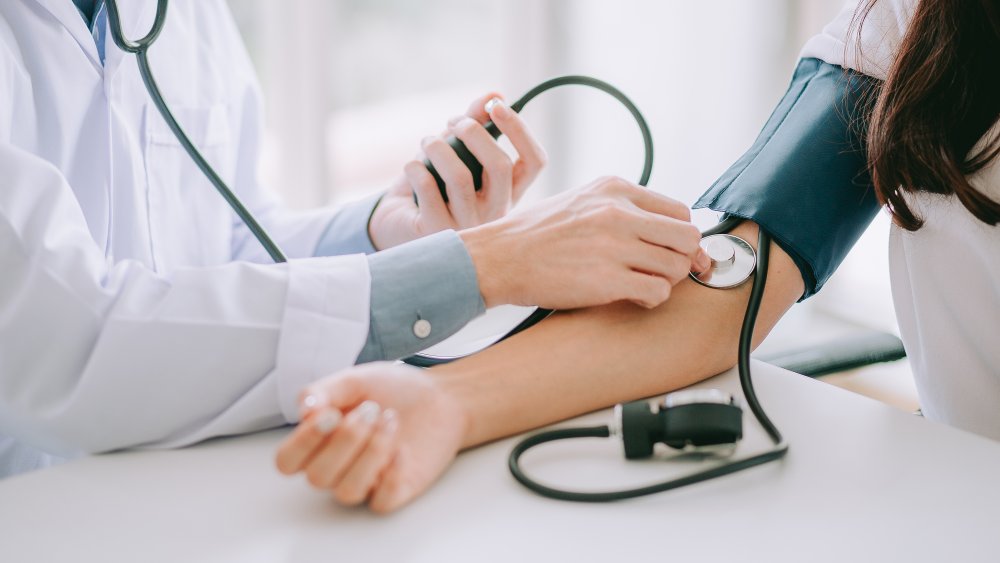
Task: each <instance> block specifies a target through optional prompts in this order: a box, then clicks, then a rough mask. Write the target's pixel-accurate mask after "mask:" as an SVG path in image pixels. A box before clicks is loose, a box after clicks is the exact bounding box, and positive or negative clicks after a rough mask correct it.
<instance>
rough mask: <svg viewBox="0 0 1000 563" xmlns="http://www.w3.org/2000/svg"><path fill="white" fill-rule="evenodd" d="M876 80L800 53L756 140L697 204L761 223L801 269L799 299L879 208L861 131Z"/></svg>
mask: <svg viewBox="0 0 1000 563" xmlns="http://www.w3.org/2000/svg"><path fill="white" fill-rule="evenodd" d="M875 85H877V81H876V80H875V79H873V78H869V77H867V76H864V75H861V74H858V73H855V72H852V71H846V72H845V70H844V69H843V68H841V67H839V66H836V65H832V64H829V63H825V62H823V61H821V60H818V59H802V60H801V61H799V65H798V67H797V68H796V69H795V74H794V76H793V77H792V83H791V86H790V87H789V88H788V92H787V93H785V96H784V98H782V99H781V102H780V103H779V104H778V107H777V108H776V109H775V110H774V113H772V114H771V117H770V119H768V121H767V124H766V125H765V126H764V129H763V130H762V131H761V133H760V135H759V136H758V137H757V140H756V141H755V142H754V144H753V146H752V147H750V150H749V151H747V153H746V154H744V155H743V157H741V158H740V159H739V160H738V161H737V162H736V163H735V164H733V166H732V167H730V168H729V170H727V171H726V173H725V174H723V175H722V177H721V178H719V179H718V180H716V182H715V184H713V185H712V187H711V188H710V189H709V190H708V192H706V193H705V195H703V196H702V197H701V198H700V199H699V200H698V202H697V203H695V205H694V207H695V208H696V209H697V208H703V207H708V208H710V209H713V210H715V211H720V212H722V213H724V215H725V216H726V217H730V216H737V217H742V218H744V219H750V220H752V221H754V222H755V223H757V224H758V225H760V227H761V228H763V229H764V230H765V231H766V232H767V233H768V234H769V235H771V238H772V239H774V241H775V242H776V243H777V244H778V245H779V246H781V248H782V249H783V250H784V251H785V252H787V253H788V254H789V256H791V258H792V260H794V261H795V264H796V265H797V266H798V268H799V270H800V271H801V273H802V279H803V281H804V282H805V293H804V294H803V295H802V298H801V299H800V301H801V300H804V299H806V298H808V297H810V296H811V295H813V294H814V293H816V292H817V291H819V290H820V288H821V287H823V284H824V283H826V281H827V280H828V279H830V276H831V275H833V272H834V271H835V270H836V269H837V267H838V266H839V265H840V263H841V262H842V261H843V260H844V258H845V257H846V256H847V253H848V251H850V249H851V247H852V246H854V243H855V242H857V240H858V238H859V237H861V234H862V233H863V232H864V231H865V229H866V228H867V227H868V225H869V224H870V223H871V221H872V219H873V218H874V217H875V214H876V213H877V212H878V210H879V204H878V201H877V200H876V198H875V189H874V187H873V186H872V183H871V177H870V175H869V174H868V171H867V165H866V154H865V148H864V143H863V141H862V139H861V136H860V135H861V133H862V131H859V130H861V129H862V125H861V124H863V123H866V122H867V119H865V117H866V116H864V115H862V112H863V110H862V109H861V108H862V107H863V106H862V104H861V103H860V102H861V100H862V96H864V95H865V93H866V92H868V91H869V89H870V88H871V87H873V86H875Z"/></svg>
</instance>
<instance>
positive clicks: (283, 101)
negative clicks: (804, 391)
mask: <svg viewBox="0 0 1000 563" xmlns="http://www.w3.org/2000/svg"><path fill="white" fill-rule="evenodd" d="M230 5H231V6H232V8H233V11H234V14H235V15H236V17H237V21H238V23H239V25H240V27H241V30H242V32H243V34H244V37H245V38H246V40H247V44H248V47H249V50H250V53H251V56H252V57H253V59H254V62H255V64H256V65H257V68H258V71H259V73H260V77H261V82H262V85H263V89H264V93H265V98H266V101H267V111H268V135H267V145H266V154H265V158H264V161H263V162H262V171H263V173H264V176H265V178H266V179H267V180H268V182H269V183H270V184H271V185H272V186H274V187H275V188H276V189H277V190H278V191H279V192H281V193H282V194H283V196H284V197H285V198H286V199H287V201H288V202H289V203H290V204H291V205H292V206H295V207H300V208H307V207H315V206H320V205H326V204H330V203H337V202H342V201H347V200H350V199H355V198H358V197H360V196H362V195H365V194H367V193H371V192H374V191H379V190H382V189H385V188H386V187H387V186H388V185H389V183H390V182H391V180H392V179H393V178H394V177H395V176H396V175H397V174H399V172H400V170H401V169H402V166H403V164H404V163H405V162H406V161H407V160H408V159H410V158H412V157H413V156H414V155H415V153H416V152H417V151H418V147H419V141H420V139H421V138H422V137H424V136H426V135H429V134H435V133H437V132H439V131H441V130H442V129H443V127H444V124H445V122H446V121H447V119H448V118H449V117H451V116H453V115H456V114H460V113H463V112H464V111H465V109H466V107H467V106H468V104H469V102H470V101H471V100H473V99H475V98H476V97H478V96H480V95H482V94H484V93H486V92H488V91H491V90H497V91H500V92H502V93H504V94H505V95H506V96H507V97H508V99H509V100H513V99H515V98H517V97H518V96H520V94H521V93H523V92H524V91H525V90H527V89H528V88H529V87H531V86H533V85H534V84H536V83H538V82H540V81H542V80H544V79H545V78H548V77H551V76H555V75H559V74H590V75H593V76H596V77H598V78H601V79H603V80H606V81H608V82H611V83H612V84H614V85H616V86H618V87H619V88H620V89H622V90H623V91H624V92H625V93H626V94H628V95H629V97H631V98H632V99H633V101H634V102H635V103H636V104H637V105H638V106H639V107H640V109H642V111H643V113H644V114H645V116H646V118H647V120H648V122H649V124H650V127H651V129H652V131H653V134H654V141H655V147H656V164H655V166H654V172H653V177H652V181H651V183H650V187H652V188H653V189H656V190H659V191H662V192H664V193H667V194H669V195H671V196H672V197H675V198H677V199H680V200H682V201H684V202H687V203H693V202H694V200H695V199H697V197H698V196H699V195H700V194H701V193H702V192H704V191H705V190H706V189H707V188H708V187H709V186H710V185H711V183H712V182H713V180H715V178H716V177H718V176H719V175H720V174H721V173H722V172H723V171H724V170H725V169H726V168H727V167H728V166H729V165H730V164H731V163H732V162H733V161H734V160H735V159H737V158H738V157H739V156H740V155H741V154H742V153H743V151H745V150H746V149H747V147H749V146H750V144H751V143H752V142H753V140H754V138H755V137H756V135H757V132H758V131H759V129H760V127H761V126H762V125H763V124H764V122H765V121H766V119H767V116H768V115H769V113H770V111H771V109H772V108H773V107H774V105H775V103H776V102H777V101H778V99H779V98H780V97H781V95H782V93H783V92H784V90H785V88H786V86H787V83H788V80H789V78H790V76H791V72H792V70H793V68H794V65H795V61H796V59H797V54H798V51H799V49H800V47H801V45H802V44H803V42H804V41H805V40H806V39H807V38H808V37H809V36H811V35H813V34H815V33H816V32H818V31H819V30H820V29H821V28H822V26H823V25H824V24H825V23H826V22H827V21H829V20H830V19H832V17H833V15H835V14H836V13H837V12H838V11H839V10H840V8H841V7H842V5H843V3H842V2H841V1H839V0H754V1H752V2H748V1H746V0H714V1H712V2H690V1H687V2H682V1H680V0H420V1H414V0H284V1H282V2H275V1H274V0H230ZM524 116H525V118H526V120H527V121H528V122H529V123H530V125H531V126H532V128H533V130H534V131H535V132H536V134H537V136H538V137H539V139H540V140H541V141H542V143H543V144H544V146H545V147H546V149H547V151H548V153H549V156H550V166H549V167H548V169H547V170H546V171H545V172H544V173H543V175H542V177H541V178H540V179H539V181H538V182H537V184H536V185H535V186H534V187H533V188H532V193H533V194H534V195H535V196H541V195H544V194H550V193H554V192H556V191H559V190H562V189H565V188H569V187H573V186H578V185H581V184H583V183H586V182H587V181H589V180H591V179H593V178H594V177H597V176H600V175H606V174H616V175H620V176H623V177H626V178H636V177H637V176H638V173H639V171H640V168H641V163H642V150H641V149H642V145H641V140H640V137H639V135H638V131H637V130H636V129H635V126H634V124H633V123H632V121H631V118H630V117H629V115H628V113H627V112H626V111H625V110H624V109H622V108H621V107H620V106H618V105H617V103H616V102H615V101H614V100H612V99H611V98H610V97H607V96H606V95H604V94H601V93H599V92H596V91H595V92H591V91H589V90H583V89H579V88H572V89H565V90H562V91H559V90H557V91H553V92H551V93H548V94H546V95H545V96H543V97H542V98H539V99H537V100H536V101H534V102H532V104H531V105H529V106H528V108H526V110H525V112H524ZM695 220H696V222H698V223H699V224H700V225H703V226H707V225H709V224H712V223H713V222H714V221H715V217H714V214H712V213H709V212H702V213H698V214H696V216H695ZM887 232H888V221H887V220H886V219H885V218H884V217H880V219H879V220H878V221H877V222H876V223H875V225H873V227H872V228H871V229H870V230H869V232H868V233H867V234H866V236H865V238H864V239H863V240H862V242H861V243H859V245H858V247H857V248H856V249H855V251H854V252H853V253H852V255H851V257H850V258H849V259H848V261H847V262H846V263H845V264H844V266H843V267H842V268H841V270H840V271H839V272H838V273H837V275H836V276H835V277H834V279H833V280H832V281H831V282H830V283H829V284H828V285H827V288H826V289H825V290H824V292H823V293H822V294H821V295H819V296H817V297H816V298H813V299H811V300H809V301H808V302H806V303H805V304H804V305H800V306H799V307H797V308H796V309H795V310H794V311H793V314H790V315H789V316H788V317H786V319H784V320H783V321H782V324H781V325H780V326H779V328H778V329H777V330H776V331H775V333H773V335H772V337H771V338H769V339H768V342H766V343H765V345H764V348H765V349H768V348H770V349H772V350H773V349H780V348H793V347H796V346H802V345H811V344H814V343H818V342H822V341H823V340H824V339H828V338H830V337H831V336H836V335H839V334H843V333H845V332H848V331H850V330H853V329H854V328H856V327H871V328H880V329H884V330H889V331H893V332H896V331H897V329H896V323H895V320H894V316H893V311H892V306H891V297H890V293H889V285H888V268H887V264H886V244H887V242H886V239H887ZM894 373H895V374H896V376H893V377H894V379H893V378H888V379H887V378H885V377H883V376H882V375H880V374H879V375H876V376H875V377H876V380H875V381H876V384H875V385H876V386H882V385H885V384H887V382H890V381H891V382H893V383H891V386H892V387H893V388H892V389H890V391H891V392H893V393H895V392H897V391H900V390H902V391H901V392H903V393H911V387H912V385H911V384H910V382H909V371H908V369H907V368H906V367H905V365H904V366H902V368H900V365H899V364H897V365H896V368H894ZM897 376H898V377H897ZM908 400H910V399H908Z"/></svg>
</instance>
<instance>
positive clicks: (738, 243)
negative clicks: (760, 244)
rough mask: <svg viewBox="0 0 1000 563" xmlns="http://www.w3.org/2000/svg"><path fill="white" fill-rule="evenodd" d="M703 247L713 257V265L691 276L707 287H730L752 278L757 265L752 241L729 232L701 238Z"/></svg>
mask: <svg viewBox="0 0 1000 563" xmlns="http://www.w3.org/2000/svg"><path fill="white" fill-rule="evenodd" d="M701 247H702V248H703V249H704V250H705V252H706V253H707V254H708V257H709V258H711V259H712V267H711V268H709V269H708V270H707V271H705V272H702V273H700V274H695V273H693V272H692V273H691V278H692V279H694V281H696V282H698V283H700V284H701V285H703V286H705V287H714V288H716V289H728V288H731V287H736V286H738V285H740V284H742V283H743V282H745V281H747V280H748V279H750V276H751V275H752V274H753V271H754V268H756V267H757V253H756V252H754V250H753V247H752V246H750V243H748V242H747V241H745V240H743V239H741V238H740V237H737V236H734V235H728V234H721V235H711V236H707V237H705V238H703V239H701Z"/></svg>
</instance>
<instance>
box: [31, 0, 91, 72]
mask: <svg viewBox="0 0 1000 563" xmlns="http://www.w3.org/2000/svg"><path fill="white" fill-rule="evenodd" d="M29 1H33V2H36V3H37V4H39V5H41V6H42V7H43V8H45V9H46V10H48V12H49V13H50V14H52V16H53V17H55V19H56V20H57V21H58V22H59V23H60V24H61V25H62V26H63V27H65V28H66V31H68V32H69V34H70V35H71V36H72V37H73V38H74V39H76V42H77V43H79V44H80V48H81V49H83V51H84V52H85V53H87V57H89V58H90V61H91V62H92V63H94V65H95V66H96V67H97V68H98V69H100V68H101V59H100V58H99V57H98V56H97V45H96V44H95V43H94V37H93V36H92V35H91V34H90V30H89V29H87V24H86V22H84V21H83V16H81V15H80V11H79V10H77V9H76V4H74V3H73V2H71V1H70V0H29Z"/></svg>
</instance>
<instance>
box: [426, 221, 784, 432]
mask: <svg viewBox="0 0 1000 563" xmlns="http://www.w3.org/2000/svg"><path fill="white" fill-rule="evenodd" d="M733 234H736V235H738V236H741V237H742V238H744V239H746V240H747V241H749V242H750V243H751V244H753V245H754V247H756V242H757V227H756V225H753V224H751V223H744V224H743V225H741V226H740V227H739V228H737V229H736V230H735V231H734V232H733ZM802 291H803V284H802V278H801V276H800V274H799V270H798V268H797V267H796V266H795V264H794V263H793V262H792V261H791V259H790V258H789V257H788V255H787V254H785V253H784V252H783V251H782V250H781V249H780V248H779V247H778V246H777V245H774V244H772V245H771V261H770V268H769V271H768V279H767V286H766V292H765V294H764V302H763V305H762V307H761V311H760V315H759V317H758V320H757V330H756V332H755V335H754V340H755V345H756V344H757V343H759V342H760V341H761V340H763V338H764V336H766V335H767V333H768V332H769V331H770V330H771V328H772V327H773V326H774V324H775V323H776V322H777V321H778V319H779V318H780V317H781V315H783V314H784V313H785V311H787V310H788V308H789V307H790V306H791V305H792V304H793V303H794V302H795V301H796V300H797V299H798V298H799V296H801V295H802ZM749 293H750V283H749V282H748V283H746V284H744V285H742V286H741V287H739V288H736V289H729V290H719V289H709V288H706V287H702V286H700V285H698V284H696V283H694V282H693V281H691V280H686V281H684V282H681V283H680V284H678V285H677V286H676V287H675V288H674V292H673V294H672V296H671V297H670V299H669V300H668V301H667V302H666V303H665V304H663V305H661V306H660V307H658V308H656V309H654V310H646V309H642V308H640V307H637V306H635V305H631V304H627V303H620V304H616V305H612V306H607V307H599V308H593V309H583V310H578V311H569V312H562V313H558V314H556V315H554V316H553V317H551V318H549V319H547V320H546V321H544V322H543V323H540V324H539V325H538V326H536V327H534V328H532V329H530V330H528V331H525V332H524V333H521V334H519V335H517V336H515V337H513V338H511V339H509V340H507V341H505V342H502V343H500V344H498V345H497V346H494V347H492V348H490V349H488V350H485V351H483V352H482V353H480V354H477V355H476V356H473V357H471V358H467V359H465V360H462V361H459V362H455V363H453V364H449V365H446V366H442V367H440V368H437V369H435V370H433V373H435V374H436V376H437V377H439V378H440V380H441V382H442V384H443V385H445V386H446V388H447V389H449V390H450V391H452V392H453V393H455V395H456V396H457V397H458V398H459V399H460V400H461V401H462V403H463V404H464V405H466V407H467V412H468V415H469V418H468V430H467V432H466V438H465V442H464V446H465V447H469V446H473V445H476V444H480V443H483V442H487V441H490V440H494V439H497V438H500V437H503V436H507V435H511V434H515V433H518V432H522V431H524V430H527V429H530V428H536V427H539V426H543V425H546V424H550V423H553V422H556V421H559V420H563V419H566V418H569V417H572V416H576V415H579V414H582V413H585V412H589V411H593V410H596V409H599V408H603V407H606V406H609V405H612V404H614V403H616V402H621V401H628V400H635V399H638V398H641V397H647V396H651V395H655V394H658V393H664V392H667V391H670V390H673V389H677V388H680V387H684V386H686V385H689V384H691V383H694V382H696V381H700V380H702V379H705V378H706V377H709V376H712V375H714V374H716V373H719V372H721V371H724V370H726V369H728V368H730V367H732V366H733V365H735V364H736V343H737V340H738V337H739V332H740V324H741V322H742V320H743V314H744V312H745V311H746V305H747V299H748V296H749Z"/></svg>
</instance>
